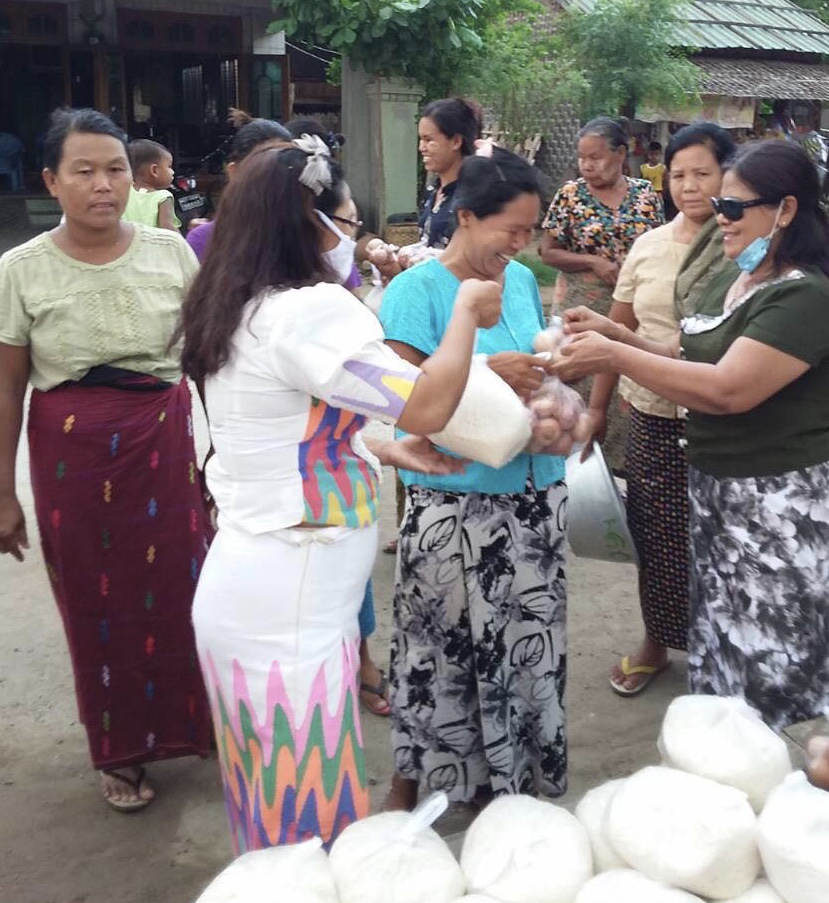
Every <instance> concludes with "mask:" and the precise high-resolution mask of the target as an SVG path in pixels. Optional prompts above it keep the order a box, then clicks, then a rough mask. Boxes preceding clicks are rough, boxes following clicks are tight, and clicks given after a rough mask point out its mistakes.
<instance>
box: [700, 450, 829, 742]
mask: <svg viewBox="0 0 829 903" xmlns="http://www.w3.org/2000/svg"><path fill="white" fill-rule="evenodd" d="M688 477H689V491H690V503H691V510H690V532H691V566H692V568H691V584H690V593H691V628H690V632H689V637H688V668H689V679H690V685H691V690H692V692H695V693H712V694H716V695H719V696H742V697H744V698H745V699H746V700H747V701H748V702H749V703H750V704H751V705H753V706H754V707H755V708H756V709H757V710H758V711H759V712H760V714H761V715H762V716H763V719H764V720H765V721H766V723H767V724H769V725H770V726H771V727H773V728H775V729H778V730H779V729H780V728H782V727H785V726H786V725H789V724H793V723H796V722H798V721H804V720H807V719H809V718H814V717H816V716H817V715H820V714H821V713H822V712H823V710H824V708H825V707H826V706H827V705H829V463H825V464H817V465H815V466H813V467H808V468H805V469H804V470H797V471H792V472H790V473H785V474H781V475H779V476H772V477H750V478H741V479H736V478H724V479H717V478H715V477H712V476H709V475H707V474H704V473H701V472H700V471H698V470H696V469H695V468H693V467H691V468H689V470H688Z"/></svg>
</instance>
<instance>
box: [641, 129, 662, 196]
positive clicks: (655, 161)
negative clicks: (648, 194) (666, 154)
mask: <svg viewBox="0 0 829 903" xmlns="http://www.w3.org/2000/svg"><path fill="white" fill-rule="evenodd" d="M661 156H662V145H661V144H660V143H659V142H658V141H651V143H650V144H649V145H648V162H647V163H643V164H642V165H641V166H640V167H639V172H640V173H641V174H642V178H643V179H647V180H648V181H649V182H650V183H651V184H652V185H653V190H654V191H655V192H656V193H657V194H658V195H659V197H660V198H661V197H662V180H663V179H664V177H665V164H664V163H663V162H662V161H661V159H660V157H661Z"/></svg>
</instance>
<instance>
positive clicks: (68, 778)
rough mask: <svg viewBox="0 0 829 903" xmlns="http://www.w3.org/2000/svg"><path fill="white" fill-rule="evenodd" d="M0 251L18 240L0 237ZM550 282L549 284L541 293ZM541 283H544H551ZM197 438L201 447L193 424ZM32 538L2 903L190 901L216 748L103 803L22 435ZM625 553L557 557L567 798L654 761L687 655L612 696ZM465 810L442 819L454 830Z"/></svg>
mask: <svg viewBox="0 0 829 903" xmlns="http://www.w3.org/2000/svg"><path fill="white" fill-rule="evenodd" d="M4 237H5V236H0V251H2V250H5V248H7V247H10V246H11V245H12V244H16V243H17V241H19V240H23V239H24V238H26V237H28V235H25V236H24V235H18V236H16V238H17V241H3V240H2V239H3V238H4ZM548 291H549V290H547V292H548ZM547 292H545V294H546V293H547ZM200 441H201V444H202V446H203V445H204V429H203V425H202V432H201V440H200ZM18 483H19V489H20V495H21V501H22V502H23V504H24V507H25V509H26V513H27V518H28V522H29V527H30V538H31V539H32V545H33V548H32V550H31V552H30V553H29V554H28V556H27V559H26V561H25V562H24V563H23V564H19V563H18V562H16V561H13V560H12V559H11V558H9V557H8V556H3V557H2V558H0V624H2V629H0V719H2V721H0V723H2V725H3V729H2V731H0V901H2V903H149V901H152V903H191V901H193V900H195V898H196V896H197V895H198V894H199V892H200V891H201V890H202V888H203V887H204V886H205V885H206V884H207V882H208V881H209V880H210V879H211V878H212V877H213V876H214V875H215V874H216V873H217V872H218V871H219V870H220V869H221V868H223V867H224V866H225V865H226V864H227V863H228V862H229V861H230V859H231V856H232V854H231V848H230V842H229V836H228V831H227V826H226V822H225V815H224V809H223V804H222V798H221V790H220V783H219V777H218V768H217V765H216V761H215V759H213V758H210V759H207V760H204V761H201V760H198V759H181V760H177V761H172V762H166V763H160V764H158V765H153V766H152V767H151V769H150V771H151V777H152V783H153V785H154V787H155V789H156V791H157V794H158V796H157V799H156V801H155V802H154V803H153V805H152V806H150V807H149V808H148V809H146V810H144V811H143V812H140V813H136V814H133V815H123V814H120V813H117V812H115V811H114V810H112V809H110V808H109V807H108V806H107V805H106V804H105V803H104V802H103V800H102V798H101V794H100V790H99V783H98V779H97V776H96V775H95V774H94V773H93V772H92V771H91V769H90V766H89V760H88V755H87V747H86V738H85V734H84V731H83V728H82V727H81V725H80V724H79V723H78V718H77V710H76V707H75V701H74V692H73V683H72V672H71V668H70V664H69V658H68V655H67V650H66V644H65V640H64V636H63V631H62V628H61V624H60V619H59V616H58V612H57V609H56V608H55V604H54V601H53V599H52V595H51V592H50V590H49V586H48V583H47V580H46V575H45V572H44V568H43V562H42V558H41V555H40V550H39V548H38V544H37V538H36V536H35V535H33V534H35V525H34V513H33V510H32V497H31V490H30V487H29V485H28V463H27V450H26V447H25V441H24V442H22V443H21V449H20V455H19V468H18ZM394 528H395V524H394V482H393V478H392V475H391V473H388V474H387V476H386V480H385V482H384V488H383V502H382V512H381V541H385V540H386V539H388V538H390V537H391V536H392V535H393V532H394ZM393 570H394V559H393V556H390V555H384V554H378V558H377V562H376V566H375V569H374V577H375V597H376V600H377V616H378V630H377V633H376V634H375V636H374V637H373V638H372V640H371V646H372V649H373V652H374V655H375V658H376V659H377V661H378V662H379V663H381V664H383V665H385V664H386V663H387V660H388V640H389V631H390V622H391V595H392V583H393V576H394V575H393ZM635 578H636V574H635V570H634V568H633V567H632V566H630V565H620V564H610V563H605V562H598V561H589V560H585V559H579V558H575V557H573V556H572V555H571V556H570V560H569V563H568V582H569V606H568V610H569V625H568V626H569V632H568V648H569V663H568V665H569V667H568V691H567V710H568V735H569V744H570V789H569V791H568V793H567V795H566V796H565V797H564V798H562V799H561V800H559V801H558V802H560V803H561V804H562V805H565V806H568V807H570V808H572V807H573V806H574V805H575V803H576V802H577V801H578V799H579V798H580V797H581V795H582V794H583V793H584V791H585V790H587V789H589V788H590V787H592V786H595V785H596V784H598V783H601V782H602V781H605V780H608V779H610V778H613V777H619V776H623V775H627V774H630V773H631V772H633V771H635V770H636V769H638V768H639V767H641V766H643V765H645V764H650V763H653V762H655V761H657V758H658V757H657V752H656V746H655V741H656V736H657V733H658V730H659V724H660V721H661V718H662V714H663V712H664V710H665V708H666V706H667V704H668V702H669V701H670V700H671V699H672V698H673V697H674V696H677V695H679V694H681V693H682V692H684V686H685V666H684V657H683V656H682V655H679V654H675V655H674V657H673V659H674V660H673V665H672V667H671V668H669V669H668V671H667V672H666V673H665V674H664V675H663V676H661V677H660V679H659V680H658V681H656V682H655V683H654V685H653V686H652V687H651V688H649V689H648V691H647V692H646V693H645V694H643V695H642V696H640V697H637V698H635V699H621V698H620V697H618V696H616V695H614V694H613V693H612V692H611V690H610V688H609V687H608V684H607V674H608V670H609V668H610V666H611V664H612V663H613V661H614V659H616V658H618V657H619V656H621V655H623V654H624V653H626V652H629V651H632V649H633V648H634V646H635V644H636V642H637V641H638V639H639V635H640V631H641V626H640V619H639V611H638V602H637V598H636V591H635ZM363 729H364V732H365V735H366V745H367V755H368V767H369V780H370V782H371V794H372V805H373V808H374V810H375V811H376V810H377V809H378V808H379V806H380V804H381V802H382V799H383V797H384V795H385V792H386V789H387V786H388V781H389V777H390V773H391V754H390V747H389V740H388V721H387V720H385V719H382V718H378V717H376V716H372V715H368V714H366V715H364V717H363ZM469 818H470V813H469V812H468V811H465V810H464V809H463V807H457V808H454V809H452V810H450V812H449V813H447V815H446V816H444V818H443V819H442V820H441V822H440V823H439V824H438V826H437V827H438V829H439V830H441V832H442V833H444V834H447V835H450V834H456V832H458V831H460V830H462V829H463V827H465V825H466V823H468V820H469Z"/></svg>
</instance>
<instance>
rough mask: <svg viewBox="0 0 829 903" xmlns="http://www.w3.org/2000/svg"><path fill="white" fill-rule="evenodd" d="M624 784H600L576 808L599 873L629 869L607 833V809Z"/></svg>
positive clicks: (619, 781)
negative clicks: (611, 843)
mask: <svg viewBox="0 0 829 903" xmlns="http://www.w3.org/2000/svg"><path fill="white" fill-rule="evenodd" d="M622 784H624V779H621V780H617V781H607V782H606V783H604V784H600V785H599V786H598V787H594V788H593V789H592V790H588V791H587V793H585V794H584V796H583V797H582V798H581V800H580V802H579V804H578V806H576V818H577V819H578V820H579V821H580V822H581V823H582V824H583V825H584V828H585V830H586V831H587V836H588V837H589V838H590V846H591V847H592V848H593V868H594V869H595V870H596V871H597V872H607V871H609V870H610V869H624V868H627V863H626V862H625V861H624V859H622V857H621V856H620V855H619V854H618V853H617V852H616V850H614V849H613V847H612V846H611V845H610V842H609V841H608V839H607V833H606V831H605V816H606V815H607V809H608V807H609V806H610V801H611V800H612V799H613V797H614V796H615V794H616V791H617V790H618V789H619V787H620V786H621V785H622Z"/></svg>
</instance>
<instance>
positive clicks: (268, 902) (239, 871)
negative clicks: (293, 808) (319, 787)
mask: <svg viewBox="0 0 829 903" xmlns="http://www.w3.org/2000/svg"><path fill="white" fill-rule="evenodd" d="M282 900H290V901H291V903H339V898H338V896H337V888H336V887H335V885H334V876H333V875H332V873H331V869H330V867H329V864H328V857H327V856H326V855H325V851H324V850H323V849H322V841H321V840H320V839H319V838H318V837H315V838H313V839H312V840H307V841H305V843H297V844H293V845H291V846H282V847H271V848H270V849H267V850H253V851H252V852H250V853H244V854H243V855H242V856H240V857H239V858H238V859H236V860H234V861H233V862H231V863H230V865H229V866H228V867H227V868H226V869H225V870H224V871H222V872H220V873H219V874H218V875H217V876H216V877H215V878H214V879H213V881H211V882H210V884H209V885H208V886H207V887H206V888H205V890H204V891H203V893H202V894H201V896H200V897H199V898H198V900H197V901H196V903H279V901H282Z"/></svg>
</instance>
